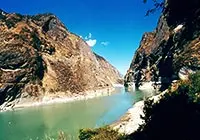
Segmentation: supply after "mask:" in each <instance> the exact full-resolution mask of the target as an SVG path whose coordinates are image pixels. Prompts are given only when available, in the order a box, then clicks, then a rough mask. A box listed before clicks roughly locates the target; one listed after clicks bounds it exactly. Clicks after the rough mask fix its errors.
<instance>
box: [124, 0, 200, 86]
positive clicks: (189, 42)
mask: <svg viewBox="0 0 200 140" xmlns="http://www.w3.org/2000/svg"><path fill="white" fill-rule="evenodd" d="M199 69H200V1H198V0H191V1H182V0H176V1H175V0H166V1H165V7H164V9H163V12H162V14H161V17H160V19H159V21H158V25H157V27H156V29H155V31H153V32H150V33H145V34H144V35H143V38H142V40H141V43H140V46H139V48H138V49H137V51H136V53H135V56H134V58H133V61H132V63H131V65H130V68H129V70H128V71H127V74H126V76H125V80H124V81H125V85H129V83H130V82H133V81H134V82H135V85H136V87H139V86H140V85H141V84H142V83H143V82H146V81H154V82H155V83H161V90H164V89H166V88H167V87H168V86H169V84H170V83H171V82H172V81H173V80H177V79H179V78H181V77H187V76H186V75H188V74H189V73H188V72H193V71H197V70H199ZM183 70H184V71H185V72H182V71H183ZM183 73H184V74H186V75H185V76H183ZM180 75H181V76H180Z"/></svg>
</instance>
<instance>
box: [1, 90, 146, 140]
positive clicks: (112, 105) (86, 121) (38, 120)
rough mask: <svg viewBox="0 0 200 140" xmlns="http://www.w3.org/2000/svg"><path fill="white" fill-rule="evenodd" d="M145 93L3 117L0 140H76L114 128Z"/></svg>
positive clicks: (119, 92) (32, 109) (117, 93)
mask: <svg viewBox="0 0 200 140" xmlns="http://www.w3.org/2000/svg"><path fill="white" fill-rule="evenodd" d="M148 95H149V93H145V92H142V91H133V92H125V90H124V88H116V90H115V92H114V93H113V94H111V95H109V96H104V97H96V98H93V99H89V100H82V101H74V102H69V103H60V104H52V105H47V106H39V107H29V108H24V109H21V110H15V111H8V112H2V113H0V140H41V139H44V138H45V137H47V136H51V137H56V136H57V135H58V132H59V131H64V132H65V133H66V134H67V135H68V137H69V138H68V139H77V137H78V131H79V130H80V129H81V128H96V127H100V126H103V125H108V124H111V123H113V122H115V121H117V120H119V119H120V117H121V116H122V115H123V114H124V113H125V112H126V111H127V110H128V109H129V108H130V107H131V106H132V105H133V104H134V103H135V102H137V101H140V100H142V99H143V98H144V97H146V96H148Z"/></svg>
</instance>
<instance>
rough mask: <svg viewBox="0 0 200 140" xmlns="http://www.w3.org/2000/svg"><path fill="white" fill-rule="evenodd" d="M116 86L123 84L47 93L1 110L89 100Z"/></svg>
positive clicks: (105, 93) (105, 94) (19, 100)
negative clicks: (74, 92)
mask: <svg viewBox="0 0 200 140" xmlns="http://www.w3.org/2000/svg"><path fill="white" fill-rule="evenodd" d="M116 87H121V85H114V87H109V88H104V89H98V90H90V91H86V92H81V93H78V94H72V95H71V96H67V95H66V94H65V93H57V94H56V95H51V94H50V95H48V94H47V95H45V96H43V97H38V98H36V99H18V102H17V103H16V104H15V105H14V106H10V107H4V108H1V112H3V111H9V110H16V109H22V108H26V107H36V106H42V105H50V104H57V103H67V102H73V101H78V100H88V99H91V98H95V97H100V96H109V95H111V94H112V93H113V91H114V90H115V88H116Z"/></svg>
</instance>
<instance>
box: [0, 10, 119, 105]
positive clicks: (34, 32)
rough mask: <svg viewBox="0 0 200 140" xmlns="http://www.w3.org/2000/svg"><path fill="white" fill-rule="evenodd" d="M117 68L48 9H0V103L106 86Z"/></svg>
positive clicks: (115, 80) (114, 80) (116, 76)
mask: <svg viewBox="0 0 200 140" xmlns="http://www.w3.org/2000/svg"><path fill="white" fill-rule="evenodd" d="M120 78H121V77H120V74H119V72H118V71H117V70H116V69H115V68H114V67H113V66H112V65H111V64H109V63H108V62H107V61H106V60H105V59H104V58H102V57H101V56H99V55H97V54H94V53H93V52H92V51H91V49H90V47H89V46H88V45H87V44H86V42H84V41H83V40H82V39H81V38H80V37H79V36H77V35H75V34H73V33H71V32H70V31H68V29H67V28H66V27H65V26H64V24H63V23H62V22H61V21H60V20H59V19H58V18H57V17H56V16H55V15H53V14H39V15H35V16H28V15H25V16H24V15H20V14H15V13H11V14H10V13H6V12H4V11H3V10H0V106H1V108H3V107H7V106H13V105H15V104H16V103H17V102H20V100H21V99H31V100H37V99H38V98H39V97H42V96H47V95H55V96H56V95H59V94H61V93H62V94H64V95H70V96H73V94H79V93H80V92H82V93H83V92H84V91H88V90H98V89H103V88H106V87H111V86H112V85H113V84H115V83H118V82H119V79H120Z"/></svg>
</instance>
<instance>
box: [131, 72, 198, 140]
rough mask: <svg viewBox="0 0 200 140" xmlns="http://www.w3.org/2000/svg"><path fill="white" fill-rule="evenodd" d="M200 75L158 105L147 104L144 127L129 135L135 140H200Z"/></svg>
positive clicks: (164, 97) (193, 75) (190, 79)
mask: <svg viewBox="0 0 200 140" xmlns="http://www.w3.org/2000/svg"><path fill="white" fill-rule="evenodd" d="M199 89H200V73H199V72H197V73H195V74H192V75H191V76H190V78H189V82H184V83H182V84H181V85H180V86H179V88H178V89H177V90H176V91H174V92H171V93H169V94H165V95H164V96H163V98H162V99H161V100H160V101H159V102H156V103H154V102H153V101H152V100H147V101H145V105H144V116H143V117H142V119H143V120H144V122H145V123H144V124H143V125H141V126H140V127H139V129H138V130H137V131H136V132H134V133H133V134H131V135H130V136H129V139H133V140H196V139H199V130H200V102H199V97H198V93H199V91H200V90H199Z"/></svg>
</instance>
